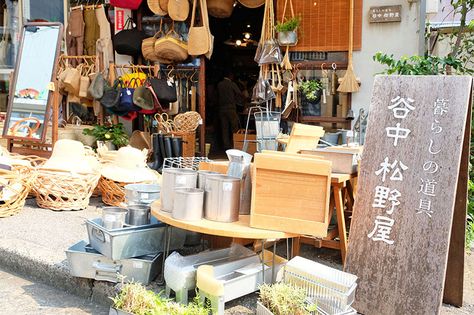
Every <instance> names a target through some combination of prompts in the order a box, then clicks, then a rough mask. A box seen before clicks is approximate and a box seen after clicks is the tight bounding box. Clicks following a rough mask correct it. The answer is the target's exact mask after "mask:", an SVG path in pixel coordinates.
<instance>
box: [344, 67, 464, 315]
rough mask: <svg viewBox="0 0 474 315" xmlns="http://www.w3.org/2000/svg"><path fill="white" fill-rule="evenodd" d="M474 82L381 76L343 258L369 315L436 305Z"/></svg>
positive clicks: (432, 310)
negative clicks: (355, 279) (355, 278)
mask: <svg viewBox="0 0 474 315" xmlns="http://www.w3.org/2000/svg"><path fill="white" fill-rule="evenodd" d="M471 81H472V79H471V77H469V76H377V77H376V79H375V83H374V89H373V96H372V102H371V108H370V115H369V124H368V129H367V136H366V142H365V146H364V153H363V158H362V163H361V170H360V173H359V183H358V191H357V199H356V202H355V205H354V212H353V218H352V223H351V233H350V239H349V248H348V253H347V260H346V270H347V271H348V272H350V273H353V274H356V275H357V276H358V277H359V282H358V283H359V284H358V288H357V295H356V301H355V303H354V307H355V308H356V309H357V310H358V311H359V312H361V313H363V314H366V315H370V314H377V315H379V314H381V315H383V314H437V313H438V312H439V308H440V306H441V301H442V297H443V287H444V279H445V273H446V265H447V259H448V249H449V241H450V235H451V228H452V227H451V224H452V220H453V211H454V205H455V201H456V192H457V188H458V187H457V185H458V177H459V173H460V167H461V166H462V167H463V170H464V171H465V172H466V173H467V167H466V165H461V162H460V161H461V152H462V148H463V144H464V141H465V140H468V139H465V129H466V122H467V120H466V118H467V115H468V108H469V105H470V95H471V84H472V82H471ZM468 126H469V124H468ZM466 138H468V137H466ZM464 167H466V168H464ZM460 183H461V184H460V185H464V187H465V181H460ZM460 191H461V192H462V191H463V189H460ZM465 192H466V190H465V189H464V193H465ZM463 209H464V215H465V211H466V210H465V203H464V208H463ZM461 210H462V209H461ZM460 213H461V215H462V211H461V212H460ZM461 222H462V220H461ZM457 228H459V229H464V226H460V227H457ZM461 259H463V258H461ZM461 290H462V288H461Z"/></svg>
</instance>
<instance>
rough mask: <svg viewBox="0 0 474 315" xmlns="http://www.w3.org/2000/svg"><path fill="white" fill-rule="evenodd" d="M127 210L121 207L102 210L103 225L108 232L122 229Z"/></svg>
mask: <svg viewBox="0 0 474 315" xmlns="http://www.w3.org/2000/svg"><path fill="white" fill-rule="evenodd" d="M126 216H127V209H123V208H119V207H104V208H102V224H103V226H104V228H106V229H107V230H114V229H121V228H122V227H123V225H124V224H125V221H126V220H125V218H126Z"/></svg>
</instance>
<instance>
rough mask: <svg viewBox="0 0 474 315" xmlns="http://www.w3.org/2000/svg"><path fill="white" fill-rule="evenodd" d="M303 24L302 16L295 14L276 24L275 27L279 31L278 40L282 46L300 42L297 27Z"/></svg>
mask: <svg viewBox="0 0 474 315" xmlns="http://www.w3.org/2000/svg"><path fill="white" fill-rule="evenodd" d="M300 24H301V18H300V17H297V16H294V17H292V18H290V19H288V20H286V21H284V22H280V23H278V24H277V25H276V27H275V29H276V31H277V32H278V42H279V43H280V45H282V46H294V45H296V43H297V42H298V33H297V32H296V30H297V28H298V27H299V26H300Z"/></svg>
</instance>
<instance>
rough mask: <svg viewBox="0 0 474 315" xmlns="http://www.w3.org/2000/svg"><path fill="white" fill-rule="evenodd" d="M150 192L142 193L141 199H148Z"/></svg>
mask: <svg viewBox="0 0 474 315" xmlns="http://www.w3.org/2000/svg"><path fill="white" fill-rule="evenodd" d="M148 197H149V194H148V193H142V196H141V199H148Z"/></svg>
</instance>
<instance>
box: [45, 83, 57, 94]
mask: <svg viewBox="0 0 474 315" xmlns="http://www.w3.org/2000/svg"><path fill="white" fill-rule="evenodd" d="M46 89H48V90H49V91H53V92H54V90H56V88H55V87H54V82H49V83H48V85H47V86H46Z"/></svg>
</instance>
